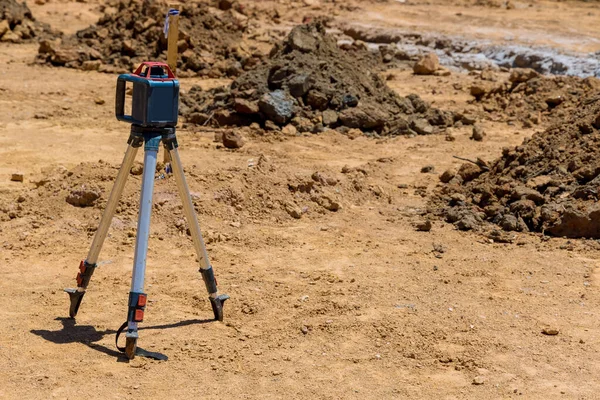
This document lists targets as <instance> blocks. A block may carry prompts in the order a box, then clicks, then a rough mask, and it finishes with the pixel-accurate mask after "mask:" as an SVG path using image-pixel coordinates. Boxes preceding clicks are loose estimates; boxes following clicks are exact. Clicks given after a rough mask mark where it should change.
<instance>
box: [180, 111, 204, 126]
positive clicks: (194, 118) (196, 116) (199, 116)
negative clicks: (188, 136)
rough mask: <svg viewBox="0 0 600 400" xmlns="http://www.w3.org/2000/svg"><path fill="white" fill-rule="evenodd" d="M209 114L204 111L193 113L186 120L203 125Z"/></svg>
mask: <svg viewBox="0 0 600 400" xmlns="http://www.w3.org/2000/svg"><path fill="white" fill-rule="evenodd" d="M208 118H209V116H208V115H206V114H204V113H199V112H195V113H191V114H189V115H188V116H187V118H186V121H187V122H189V123H192V124H197V125H202V124H204V123H205V122H206V121H207V120H208Z"/></svg>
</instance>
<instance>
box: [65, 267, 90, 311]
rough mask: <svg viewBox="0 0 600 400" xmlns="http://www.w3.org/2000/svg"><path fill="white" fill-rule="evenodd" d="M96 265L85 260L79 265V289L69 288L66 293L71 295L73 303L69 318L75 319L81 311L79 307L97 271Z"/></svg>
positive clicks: (77, 279) (70, 298)
mask: <svg viewBox="0 0 600 400" xmlns="http://www.w3.org/2000/svg"><path fill="white" fill-rule="evenodd" d="M96 267H97V265H96V264H89V263H88V262H87V261H85V260H83V261H81V263H80V264H79V272H78V273H77V278H75V279H76V281H77V289H73V288H67V289H65V292H67V293H68V294H69V300H70V301H71V305H70V307H69V316H70V317H71V318H75V316H76V315H77V312H78V311H79V306H80V305H81V301H82V300H83V295H84V294H85V290H86V289H87V287H88V285H89V284H90V279H92V275H93V274H94V271H95V270H96Z"/></svg>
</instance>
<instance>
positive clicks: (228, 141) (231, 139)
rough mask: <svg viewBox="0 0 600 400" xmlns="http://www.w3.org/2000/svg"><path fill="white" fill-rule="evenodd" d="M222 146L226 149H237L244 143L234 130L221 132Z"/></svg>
mask: <svg viewBox="0 0 600 400" xmlns="http://www.w3.org/2000/svg"><path fill="white" fill-rule="evenodd" d="M222 140H223V146H225V147H227V148H228V149H239V148H240V147H242V146H243V145H244V140H243V139H242V137H241V136H240V135H239V134H238V133H236V132H234V131H226V132H223V137H222Z"/></svg>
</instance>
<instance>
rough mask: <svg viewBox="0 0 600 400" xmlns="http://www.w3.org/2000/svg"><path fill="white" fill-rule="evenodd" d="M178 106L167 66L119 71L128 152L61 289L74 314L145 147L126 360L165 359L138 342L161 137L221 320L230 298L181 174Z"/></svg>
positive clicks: (119, 109)
mask: <svg viewBox="0 0 600 400" xmlns="http://www.w3.org/2000/svg"><path fill="white" fill-rule="evenodd" d="M127 82H132V83H133V93H132V104H131V106H132V107H131V108H132V111H131V115H125V97H126V86H127ZM178 111H179V81H178V80H177V79H176V78H175V76H174V75H173V72H171V70H170V69H169V66H168V65H167V64H165V63H160V62H144V63H142V65H140V67H139V68H138V69H137V70H136V71H135V72H134V73H133V74H123V75H120V76H119V77H118V78H117V92H116V101H115V114H116V117H117V119H118V120H120V121H124V122H128V123H130V124H131V132H130V135H129V139H128V141H127V144H128V146H127V151H126V152H125V157H124V159H123V163H122V164H121V168H120V170H119V173H118V175H117V178H116V180H115V184H114V186H113V189H112V191H111V193H110V196H109V199H108V202H107V204H106V209H105V210H104V214H103V215H102V219H101V220H100V225H99V226H98V229H97V230H96V234H95V236H94V240H93V242H92V245H91V247H90V251H89V253H88V255H87V258H86V259H85V260H83V261H81V264H80V265H79V273H78V274H77V279H76V280H77V288H71V289H65V291H66V292H67V293H68V294H69V298H70V301H71V304H70V309H69V315H70V316H71V318H75V316H76V315H77V312H78V311H79V306H80V305H81V301H82V299H83V296H84V294H85V292H86V290H87V287H88V285H89V283H90V280H91V278H92V275H93V273H94V271H95V269H96V267H97V262H98V256H99V254H100V250H101V249H102V245H103V244H104V240H105V239H106V235H107V234H108V228H109V227H110V223H111V220H112V218H113V216H114V214H115V210H116V208H117V204H118V202H119V198H120V197H121V194H122V193H123V188H124V187H125V181H126V180H127V177H128V176H129V172H130V170H131V167H132V166H133V162H134V160H135V156H136V154H137V151H138V149H139V148H140V147H142V145H143V146H144V172H143V175H142V189H141V194H140V211H139V217H138V225H137V235H136V241H135V254H134V260H133V274H132V279H131V291H130V292H129V301H128V308H127V321H126V322H125V323H124V324H123V325H122V326H121V327H120V328H119V330H118V331H117V336H116V341H117V348H118V349H119V350H121V351H122V352H124V353H125V354H126V355H127V357H128V358H129V359H133V358H134V357H135V356H136V355H139V356H145V357H152V358H156V359H159V360H166V359H167V357H166V356H165V355H163V354H160V353H155V352H149V351H146V350H143V349H141V348H138V347H137V340H138V337H139V335H138V323H140V322H142V321H143V319H144V312H145V309H146V304H147V294H146V293H144V276H145V272H146V256H147V253H148V238H149V236H150V215H151V212H152V194H153V190H154V174H155V171H156V159H157V154H158V148H159V146H160V143H161V142H162V144H163V146H164V148H165V151H166V152H167V154H168V156H169V157H168V158H169V161H170V162H171V163H172V164H173V165H172V171H173V175H174V176H175V181H176V183H177V188H178V190H179V194H180V196H181V200H182V203H183V211H184V214H185V217H186V220H187V222H188V225H189V228H190V233H191V236H192V241H193V243H194V248H195V250H196V253H197V255H198V262H199V264H200V274H201V275H202V279H203V280H204V284H205V286H206V290H207V291H208V295H209V299H210V303H211V306H212V310H213V314H214V318H215V320H218V321H222V320H223V304H224V302H225V300H227V299H229V296H228V295H226V294H219V291H218V290H217V281H216V279H215V275H214V272H213V268H212V266H211V264H210V262H209V259H208V254H207V252H206V246H205V244H204V240H203V239H202V234H201V231H200V225H199V224H198V219H197V217H196V212H195V210H194V204H193V203H192V198H191V196H190V192H189V189H188V186H187V183H186V181H185V176H184V175H183V166H182V164H181V159H180V158H179V152H178V150H177V147H178V144H177V137H176V136H175V126H176V125H177V115H178ZM125 329H126V335H125V337H126V341H125V347H119V345H118V339H119V335H120V334H121V332H123V331H124V330H125Z"/></svg>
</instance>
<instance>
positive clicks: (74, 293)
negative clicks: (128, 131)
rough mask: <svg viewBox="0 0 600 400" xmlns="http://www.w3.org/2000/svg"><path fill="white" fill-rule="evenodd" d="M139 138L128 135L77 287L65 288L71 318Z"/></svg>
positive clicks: (95, 257)
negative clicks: (113, 182) (121, 158)
mask: <svg viewBox="0 0 600 400" xmlns="http://www.w3.org/2000/svg"><path fill="white" fill-rule="evenodd" d="M139 139H140V138H139V137H136V136H130V137H129V140H128V147H127V151H126V152H125V157H124V158H123V163H122V164H121V169H120V170H119V173H118V175H117V179H116V180H115V184H114V185H113V188H112V191H111V192H110V197H109V198H108V202H107V203H106V209H105V210H104V213H103V214H102V219H101V220H100V225H99V226H98V229H97V230H96V234H95V235H94V241H93V242H92V246H91V247H90V251H89V253H88V256H87V258H86V259H85V260H83V261H81V263H80V264H79V273H78V274H77V288H69V289H65V292H67V293H68V294H69V299H70V301H71V305H70V308H69V316H70V317H71V318H75V316H76V315H77V311H79V306H80V305H81V301H82V300H83V295H84V294H85V291H86V289H87V287H88V284H89V283H90V279H91V278H92V275H93V273H94V270H95V269H96V266H97V264H96V263H97V262H98V256H99V254H100V250H101V249H102V245H103V244H104V240H105V239H106V235H107V234H108V228H109V227H110V223H111V221H112V218H113V216H114V214H115V210H116V208H117V204H118V203H119V199H120V197H121V194H122V193H123V188H124V187H125V182H126V181H127V177H128V176H129V171H130V170H131V167H132V165H133V161H134V160H135V156H136V154H137V151H138V148H139V147H140V146H141V144H142V142H141V141H140V140H139Z"/></svg>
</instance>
